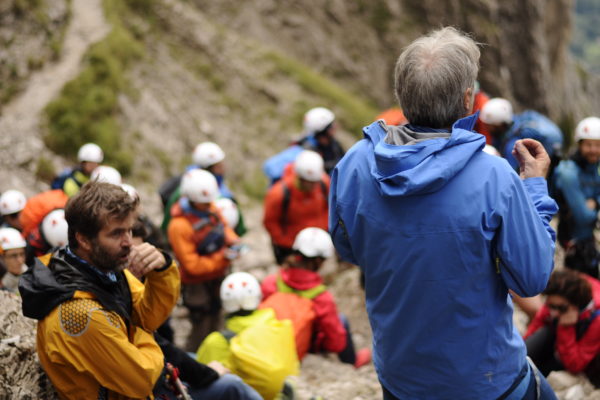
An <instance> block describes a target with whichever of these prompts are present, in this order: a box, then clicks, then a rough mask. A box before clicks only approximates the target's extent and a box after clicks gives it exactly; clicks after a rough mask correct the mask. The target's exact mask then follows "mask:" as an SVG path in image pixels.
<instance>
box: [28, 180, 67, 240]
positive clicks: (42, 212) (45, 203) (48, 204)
mask: <svg viewBox="0 0 600 400" xmlns="http://www.w3.org/2000/svg"><path fill="white" fill-rule="evenodd" d="M67 200H69V196H67V195H66V194H65V192H63V191H62V190H61V189H54V190H48V191H46V192H42V193H40V194H37V195H35V196H33V197H30V198H29V199H28V200H27V203H26V204H25V208H23V210H22V211H21V213H20V214H19V221H20V222H21V225H22V226H23V230H22V232H21V233H22V235H23V237H25V238H26V237H28V236H29V234H30V233H31V231H33V230H34V229H35V228H36V227H37V226H38V225H39V224H40V223H41V222H42V220H43V219H44V217H45V216H46V215H48V213H49V212H50V211H52V210H55V209H57V208H65V205H66V204H67Z"/></svg>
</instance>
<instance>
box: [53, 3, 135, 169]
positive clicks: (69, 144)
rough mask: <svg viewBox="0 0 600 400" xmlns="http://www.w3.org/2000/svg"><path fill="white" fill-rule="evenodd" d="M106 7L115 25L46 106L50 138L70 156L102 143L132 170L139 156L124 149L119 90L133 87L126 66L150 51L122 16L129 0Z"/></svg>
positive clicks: (111, 158)
mask: <svg viewBox="0 0 600 400" xmlns="http://www.w3.org/2000/svg"><path fill="white" fill-rule="evenodd" d="M135 3H136V4H138V3H141V1H139V0H138V1H135ZM104 9H105V12H106V15H107V18H108V19H109V21H110V22H111V24H112V25H113V29H112V31H111V32H110V33H109V34H108V35H107V37H106V38H105V39H104V40H102V41H101V42H99V43H97V44H95V45H94V46H92V47H91V48H90V49H89V50H88V52H87V54H86V56H85V67H84V68H83V70H82V72H81V74H80V75H79V76H78V77H77V78H75V79H74V80H73V81H71V82H69V83H68V84H67V85H65V87H64V88H63V90H62V92H61V94H60V96H59V97H58V98H57V99H56V100H54V101H53V102H51V103H50V104H49V105H48V106H47V107H46V114H47V117H48V134H47V135H46V137H45V142H46V145H47V146H48V147H49V148H50V149H52V150H53V151H55V152H56V153H59V154H62V155H64V156H68V157H69V156H70V157H74V155H75V154H76V153H77V150H78V149H79V147H80V146H81V145H83V144H84V143H87V142H94V143H97V144H98V145H99V146H100V147H102V149H103V150H104V153H105V154H106V162H107V163H109V164H112V165H114V166H115V167H116V168H117V169H119V171H121V173H123V174H128V173H129V172H130V170H131V166H132V164H133V159H132V155H131V154H130V153H129V152H128V151H125V150H124V149H123V143H122V140H121V132H120V129H119V124H118V122H117V116H118V96H119V94H120V93H123V92H128V91H129V92H131V91H132V88H131V87H130V85H129V83H128V82H127V80H126V78H125V71H126V69H127V67H128V66H129V65H131V63H133V62H134V61H136V60H139V59H140V58H141V57H142V56H143V55H144V48H143V46H142V44H141V43H140V42H139V41H138V40H136V39H135V38H134V37H133V36H132V35H131V34H130V32H129V31H128V30H127V29H126V27H125V26H124V25H123V23H122V22H121V20H120V18H126V17H127V15H128V12H129V13H130V12H131V11H129V9H128V8H127V5H126V4H125V3H124V2H121V1H119V0H105V1H104Z"/></svg>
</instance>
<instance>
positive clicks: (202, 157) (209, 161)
mask: <svg viewBox="0 0 600 400" xmlns="http://www.w3.org/2000/svg"><path fill="white" fill-rule="evenodd" d="M224 159H225V153H224V152H223V150H222V149H221V148H220V147H219V145H218V144H216V143H213V142H204V143H200V144H199V145H198V146H196V148H195V149H194V153H193V154H192V161H193V162H194V164H196V165H197V166H199V167H200V168H208V167H210V166H212V165H215V164H216V163H219V162H221V161H223V160H224Z"/></svg>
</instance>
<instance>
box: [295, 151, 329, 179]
mask: <svg viewBox="0 0 600 400" xmlns="http://www.w3.org/2000/svg"><path fill="white" fill-rule="evenodd" d="M294 172H295V173H296V175H298V176H299V177H300V178H302V179H304V180H307V181H310V182H318V181H320V180H321V177H322V176H323V173H324V172H325V169H324V168H323V158H322V157H321V155H320V154H319V153H317V152H315V151H312V150H303V151H302V152H301V153H300V154H298V156H297V157H296V160H295V161H294Z"/></svg>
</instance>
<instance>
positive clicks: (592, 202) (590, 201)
mask: <svg viewBox="0 0 600 400" xmlns="http://www.w3.org/2000/svg"><path fill="white" fill-rule="evenodd" d="M585 206H586V207H587V208H589V209H590V210H592V211H596V206H597V204H596V200H594V199H587V200H586V201H585Z"/></svg>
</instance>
